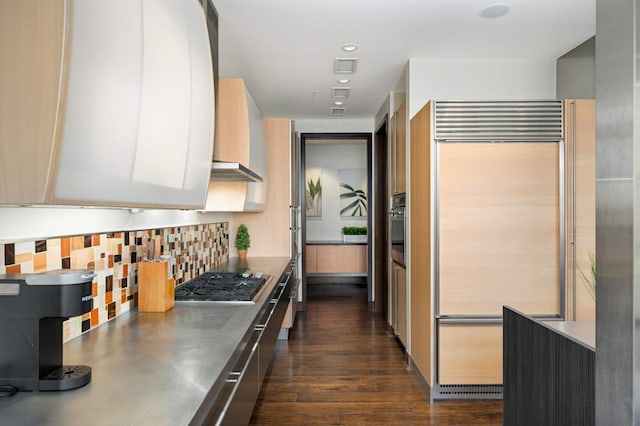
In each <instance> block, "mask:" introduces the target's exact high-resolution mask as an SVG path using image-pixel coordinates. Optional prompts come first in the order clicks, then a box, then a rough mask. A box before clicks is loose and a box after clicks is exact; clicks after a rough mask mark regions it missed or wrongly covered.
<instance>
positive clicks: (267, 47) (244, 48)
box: [212, 0, 595, 118]
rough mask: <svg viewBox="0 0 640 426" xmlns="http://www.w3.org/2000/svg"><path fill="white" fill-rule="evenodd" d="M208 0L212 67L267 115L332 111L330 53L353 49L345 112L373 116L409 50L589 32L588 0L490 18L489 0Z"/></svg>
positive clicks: (566, 40)
mask: <svg viewBox="0 0 640 426" xmlns="http://www.w3.org/2000/svg"><path fill="white" fill-rule="evenodd" d="M212 1H213V3H214V4H215V7H216V9H217V11H218V15H219V49H220V57H219V62H220V67H219V72H220V76H221V77H242V78H244V79H245V81H246V83H247V86H248V87H249V90H250V92H251V93H252V95H253V97H254V98H255V101H256V103H257V104H258V106H259V107H260V109H261V110H262V111H263V113H264V114H265V116H270V117H290V118H330V115H329V112H330V108H331V107H332V106H333V100H332V99H331V98H330V93H331V88H332V87H336V86H339V84H337V83H336V80H337V79H338V78H341V77H342V76H343V75H338V74H334V72H333V60H334V58H349V57H357V58H359V63H358V68H357V72H356V73H355V74H353V75H351V76H348V75H347V76H346V78H350V79H351V83H349V84H348V85H347V86H348V87H351V88H352V91H351V96H350V98H349V99H347V100H346V102H345V105H344V106H345V107H346V115H345V118H372V117H374V115H375V114H376V112H377V111H378V109H379V108H380V106H381V105H382V103H383V101H384V99H385V98H386V96H387V95H388V93H389V92H390V91H392V90H394V88H395V87H396V85H397V83H398V82H399V81H400V78H401V76H402V72H403V69H404V67H405V64H406V63H407V61H408V60H409V58H426V57H431V58H437V57H448V58H452V57H458V58H557V57H558V56H561V55H562V54H564V53H566V52H567V51H569V50H570V49H572V48H573V47H575V46H577V45H579V44H580V43H582V42H583V41H585V40H586V39H588V38H590V37H591V36H593V35H594V34H595V0H510V1H509V3H510V4H511V5H512V8H511V11H510V12H509V13H508V14H507V15H505V16H503V17H500V18H495V19H486V18H482V17H481V16H480V11H481V10H482V9H483V8H484V7H486V6H488V5H491V4H495V3H496V2H495V1H494V0H212ZM346 43H355V44H357V45H358V46H359V49H358V50H357V51H356V52H354V53H345V52H343V51H341V50H340V47H341V46H342V45H344V44H346ZM314 92H317V93H315V94H314Z"/></svg>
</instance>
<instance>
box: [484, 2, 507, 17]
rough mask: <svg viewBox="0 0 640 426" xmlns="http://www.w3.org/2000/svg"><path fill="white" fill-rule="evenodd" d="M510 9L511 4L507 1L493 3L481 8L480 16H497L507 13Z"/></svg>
mask: <svg viewBox="0 0 640 426" xmlns="http://www.w3.org/2000/svg"><path fill="white" fill-rule="evenodd" d="M510 10H511V5H510V4H509V3H495V4H492V5H489V6H487V7H485V8H484V9H482V11H481V12H480V16H482V17H483V18H488V19H492V18H499V17H501V16H504V15H506V14H507V13H509V11H510Z"/></svg>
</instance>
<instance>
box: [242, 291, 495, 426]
mask: <svg viewBox="0 0 640 426" xmlns="http://www.w3.org/2000/svg"><path fill="white" fill-rule="evenodd" d="M366 298H367V291H366V288H360V287H358V286H357V285H344V284H341V285H313V286H309V298H308V306H307V308H308V310H307V313H306V315H303V314H302V313H299V314H298V319H297V321H296V325H295V327H294V328H293V329H292V331H291V335H290V338H289V341H288V342H287V341H279V342H278V343H277V345H276V348H275V355H274V356H275V358H274V361H273V365H272V369H271V371H270V375H268V376H267V377H266V378H265V382H264V384H263V386H262V391H261V393H260V397H259V399H258V402H257V404H256V407H255V410H254V412H253V416H252V418H251V424H255V425H285V424H286V425H347V424H385V425H391V424H395V425H465V426H471V425H501V424H502V401H439V402H436V403H434V404H433V405H431V404H429V403H428V402H427V401H426V400H425V399H424V395H423V393H422V391H421V390H420V387H419V385H418V383H417V381H416V380H415V378H414V377H413V376H412V374H411V373H410V372H408V371H407V370H406V368H405V365H404V362H403V356H402V352H401V350H400V348H399V346H398V345H397V344H396V342H395V340H394V338H393V337H392V336H391V335H390V334H389V333H388V332H387V326H386V324H385V321H384V319H383V318H382V317H380V316H377V315H374V314H372V313H370V312H368V311H367V301H366Z"/></svg>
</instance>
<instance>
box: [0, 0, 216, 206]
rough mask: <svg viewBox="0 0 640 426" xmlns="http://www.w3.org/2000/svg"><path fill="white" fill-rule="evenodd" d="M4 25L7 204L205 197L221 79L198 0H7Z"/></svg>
mask: <svg viewBox="0 0 640 426" xmlns="http://www.w3.org/2000/svg"><path fill="white" fill-rule="evenodd" d="M0 27H1V28H0V46H1V50H2V51H3V52H8V53H6V55H7V56H8V57H11V61H2V64H0V81H2V83H0V84H2V85H3V89H2V93H3V94H5V93H7V94H9V96H2V97H1V98H0V111H2V114H1V118H0V120H1V121H0V136H1V138H2V146H1V147H0V154H2V155H1V156H2V160H0V161H1V162H2V166H3V167H2V170H0V203H1V204H66V205H106V206H122V207H168V208H201V207H202V206H203V205H204V201H205V196H206V190H207V184H208V177H209V173H210V162H209V159H210V158H211V153H212V150H213V144H212V142H213V131H214V126H213V119H212V117H213V113H214V93H213V90H214V89H213V77H212V76H213V74H212V63H211V50H210V45H209V38H208V33H207V27H206V22H205V17H204V13H203V10H202V6H201V5H200V4H199V3H198V2H197V1H196V0H193V1H187V2H180V3H177V2H173V1H170V0H159V1H156V2H151V3H149V5H145V8H144V9H143V8H142V7H141V1H140V0H138V1H130V2H120V3H116V4H114V3H112V2H108V1H103V2H83V1H71V0H57V1H56V0H50V1H44V0H42V1H28V2H2V3H1V4H0ZM113 28H118V31H117V32H115V33H114V31H113Z"/></svg>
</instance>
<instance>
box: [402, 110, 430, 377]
mask: <svg viewBox="0 0 640 426" xmlns="http://www.w3.org/2000/svg"><path fill="white" fill-rule="evenodd" d="M410 138H411V140H410V154H411V156H410V158H411V187H410V188H411V189H410V191H411V192H410V194H409V198H410V210H409V215H410V216H411V234H410V235H409V236H408V238H409V239H410V241H411V259H410V262H411V263H410V268H411V278H410V279H411V282H410V285H409V286H410V290H409V291H410V303H411V323H410V325H409V328H410V333H411V345H410V346H411V353H410V355H411V358H412V359H413V362H414V363H415V365H416V366H417V367H418V369H419V370H420V373H422V376H423V377H424V379H425V380H426V381H427V383H429V384H430V385H433V384H434V373H433V371H434V369H433V360H434V356H433V334H434V333H433V297H432V295H433V290H432V289H433V285H432V284H433V279H432V274H431V147H432V143H433V142H432V138H431V103H427V104H426V105H425V106H424V107H423V108H422V109H421V110H420V111H419V112H418V113H417V114H416V115H415V116H414V117H413V118H412V119H411V136H410Z"/></svg>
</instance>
